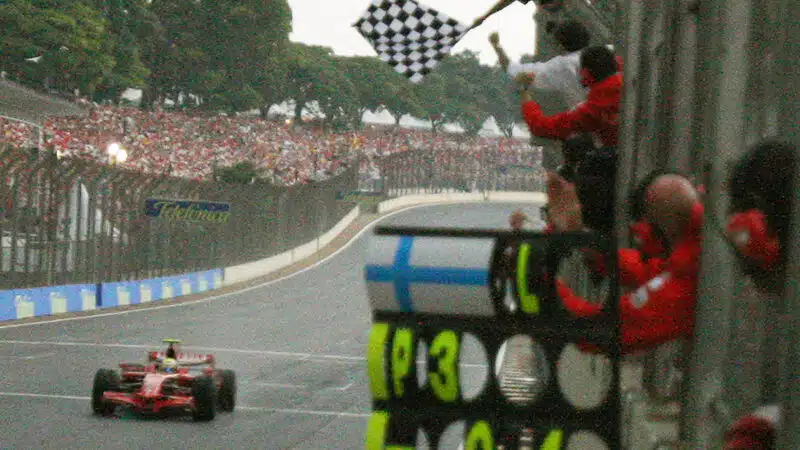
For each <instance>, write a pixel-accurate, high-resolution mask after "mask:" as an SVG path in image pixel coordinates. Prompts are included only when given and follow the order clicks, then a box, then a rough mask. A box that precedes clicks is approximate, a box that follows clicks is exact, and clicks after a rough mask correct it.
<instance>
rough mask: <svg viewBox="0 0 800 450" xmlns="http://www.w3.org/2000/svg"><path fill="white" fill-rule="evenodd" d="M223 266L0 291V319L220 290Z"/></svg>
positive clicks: (111, 305)
mask: <svg viewBox="0 0 800 450" xmlns="http://www.w3.org/2000/svg"><path fill="white" fill-rule="evenodd" d="M223 274H224V271H223V269H213V270H208V271H205V272H195V273H187V274H182V275H176V276H172V277H162V278H152V279H147V280H136V281H122V282H117V283H102V284H97V285H95V284H76V285H67V286H49V287H40V288H33V289H11V290H7V291H0V321H4V320H15V319H25V318H28V317H37V316H50V315H54V314H61V313H67V312H78V311H91V310H94V309H97V308H115V307H119V306H127V305H138V304H141V303H149V302H155V301H159V300H166V299H170V298H174V297H181V296H184V295H190V294H197V293H200V292H205V291H210V290H214V289H219V288H220V287H222V283H223Z"/></svg>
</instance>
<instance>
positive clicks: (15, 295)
mask: <svg viewBox="0 0 800 450" xmlns="http://www.w3.org/2000/svg"><path fill="white" fill-rule="evenodd" d="M546 199H547V198H546V196H545V195H544V194H542V193H532V192H488V193H487V192H481V193H444V194H425V193H421V194H415V195H407V196H402V197H398V198H393V199H391V200H387V201H384V202H381V203H380V204H379V205H378V212H379V213H380V214H383V213H386V212H390V211H394V210H397V209H401V208H404V207H407V206H414V205H424V204H446V203H474V202H485V201H491V202H500V203H502V202H524V203H533V204H537V205H542V204H544V203H545V202H546ZM360 214H361V210H360V208H359V207H358V206H356V207H355V208H353V209H352V210H351V211H350V213H348V214H347V215H346V216H345V217H344V218H343V219H342V220H340V221H339V223H337V224H336V225H335V226H334V227H333V228H331V229H330V230H329V231H328V232H327V233H325V234H322V235H320V236H318V237H317V238H315V239H313V240H312V241H310V242H307V243H306V244H303V245H301V246H299V247H296V248H293V249H291V250H289V251H286V252H284V253H281V254H279V255H276V256H273V257H270V258H266V259H262V260H258V261H252V262H249V263H246V264H240V265H237V266H232V267H225V268H217V269H212V270H208V271H203V272H193V273H186V274H181V275H176V276H169V277H162V278H150V279H144V280H134V281H123V282H114V283H98V284H75V285H63V286H47V287H39V288H33V289H11V290H5V291H0V321H7V320H15V319H26V318H30V317H38V316H51V315H58V314H66V313H74V312H83V311H92V310H97V309H107V308H117V307H124V306H129V305H138V304H144V303H151V302H158V301H161V300H167V299H171V298H176V297H181V296H185V295H190V294H197V293H201V292H206V291H211V290H215V289H219V288H220V287H222V286H227V285H231V284H235V283H241V282H244V281H249V280H252V279H255V278H258V277H262V276H265V275H268V274H270V273H272V272H275V271H277V270H280V269H282V268H284V267H286V266H289V265H291V264H294V263H295V262H297V261H300V260H302V259H305V258H307V257H309V256H311V255H313V254H314V253H316V252H318V251H319V250H320V249H322V248H324V247H325V246H327V245H328V244H329V243H330V242H331V241H333V240H334V239H335V238H336V237H337V236H338V235H340V234H341V233H342V232H343V231H344V230H345V229H346V228H347V227H348V226H349V225H350V224H351V223H352V222H353V221H354V220H355V219H356V218H358V217H359V215H360Z"/></svg>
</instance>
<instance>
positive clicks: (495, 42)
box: [489, 31, 500, 46]
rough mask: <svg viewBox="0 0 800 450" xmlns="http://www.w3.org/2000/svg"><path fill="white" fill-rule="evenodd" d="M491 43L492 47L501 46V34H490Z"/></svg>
mask: <svg viewBox="0 0 800 450" xmlns="http://www.w3.org/2000/svg"><path fill="white" fill-rule="evenodd" d="M489 43H490V44H492V45H495V46H496V45H500V33H498V32H496V31H495V32H493V33H492V34H490V35H489Z"/></svg>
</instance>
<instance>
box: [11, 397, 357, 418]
mask: <svg viewBox="0 0 800 450" xmlns="http://www.w3.org/2000/svg"><path fill="white" fill-rule="evenodd" d="M0 397H24V398H46V399H53V400H77V401H89V400H91V399H92V398H91V397H83V396H79V395H56V394H34V393H30V392H0ZM236 409H237V410H242V411H258V412H271V413H279V414H290V415H306V416H334V417H357V418H364V417H369V416H370V414H369V413H352V412H342V411H317V410H313V409H291V408H263V407H259V406H237V407H236Z"/></svg>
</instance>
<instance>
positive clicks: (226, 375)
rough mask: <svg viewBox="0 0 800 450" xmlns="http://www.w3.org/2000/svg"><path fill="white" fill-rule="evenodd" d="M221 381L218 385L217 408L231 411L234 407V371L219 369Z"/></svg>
mask: <svg viewBox="0 0 800 450" xmlns="http://www.w3.org/2000/svg"><path fill="white" fill-rule="evenodd" d="M219 372H220V378H222V383H220V386H219V397H218V398H219V409H220V411H224V412H233V409H234V408H235V407H236V372H234V371H232V370H220V371H219Z"/></svg>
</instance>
